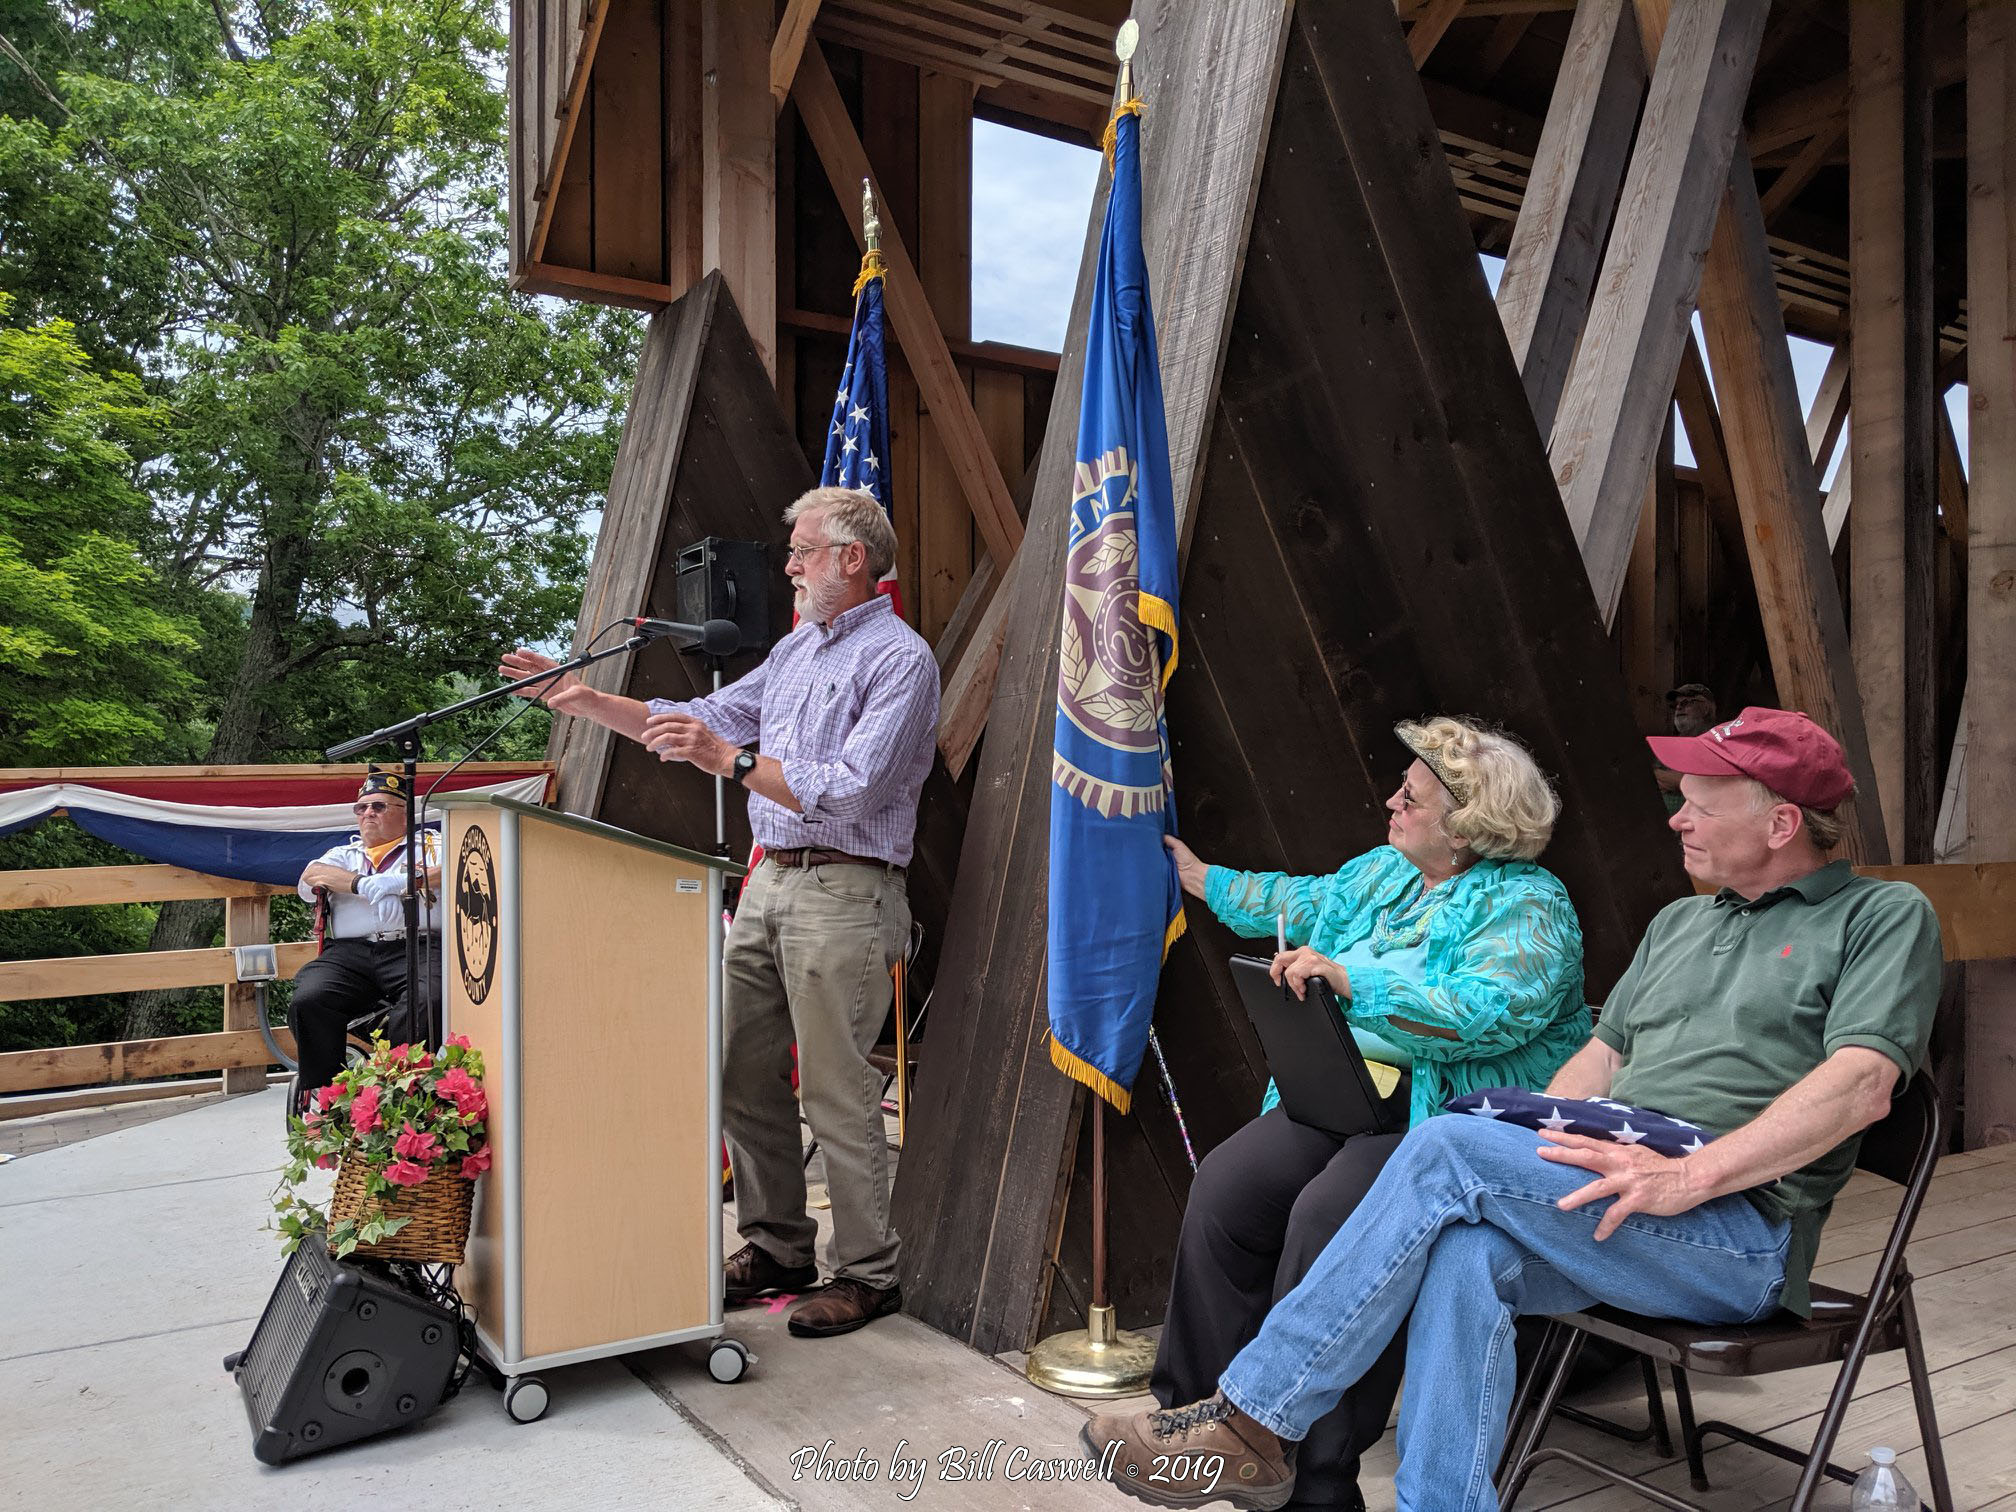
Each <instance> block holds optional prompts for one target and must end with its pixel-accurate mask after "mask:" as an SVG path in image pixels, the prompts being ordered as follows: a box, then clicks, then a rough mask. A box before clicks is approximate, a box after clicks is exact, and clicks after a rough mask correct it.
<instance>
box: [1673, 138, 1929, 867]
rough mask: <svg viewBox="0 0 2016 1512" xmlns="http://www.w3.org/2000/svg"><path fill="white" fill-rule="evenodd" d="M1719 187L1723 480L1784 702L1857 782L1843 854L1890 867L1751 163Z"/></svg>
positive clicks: (1715, 270) (1710, 321)
mask: <svg viewBox="0 0 2016 1512" xmlns="http://www.w3.org/2000/svg"><path fill="white" fill-rule="evenodd" d="M1726 183H1727V190H1726V193H1725V194H1724V196H1723V202H1722V214H1721V217H1720V219H1719V221H1718V222H1717V224H1716V228H1715V235H1714V238H1713V240H1712V241H1711V243H1710V245H1709V249H1708V258H1707V261H1706V263H1705V264H1704V265H1703V270H1702V277H1701V324H1702V329H1703V331H1704V332H1705V334H1706V335H1707V338H1708V355H1709V359H1710V361H1711V362H1712V363H1713V364H1714V370H1715V376H1716V379H1717V381H1718V382H1719V384H1720V386H1721V396H1722V402H1721V415H1722V426H1723V432H1724V434H1725V436H1726V437H1727V438H1728V444H1729V470H1730V476H1731V478H1732V480H1733V481H1734V483H1735V486H1736V501H1737V505H1738V507H1739V508H1740V509H1741V511H1742V516H1743V536H1744V543H1745V545H1746V546H1747V547H1748V549H1749V555H1750V571H1751V575H1752V577H1753V578H1754V579H1755V581H1756V585H1757V607H1758V612H1759V614H1760V615H1761V616H1762V618H1763V622H1764V638H1765V642H1766V644H1767V645H1768V646H1769V647H1770V652H1771V670H1772V674H1773V676H1774V678H1775V680H1776V682H1777V685H1778V699H1779V702H1780V703H1782V704H1784V705H1785V706H1786V707H1788V708H1796V709H1803V710H1805V711H1806V712H1807V713H1808V714H1810V715H1812V716H1813V718H1814V719H1815V720H1817V721H1819V723H1820V724H1821V725H1822V726H1824V727H1825V728H1826V729H1827V730H1829V731H1830V732H1832V734H1833V735H1834V737H1835V738H1836V739H1837V740H1839V741H1840V742H1841V746H1842V749H1843V751H1844V752H1845V753H1846V755H1847V758H1848V766H1849V770H1850V771H1852V772H1853V773H1854V774H1855V780H1856V786H1857V787H1858V788H1859V789H1860V796H1858V797H1857V798H1856V799H1855V800H1853V802H1852V805H1851V808H1852V812H1851V813H1848V814H1846V817H1847V819H1848V830H1847V834H1846V836H1845V839H1844V850H1845V853H1846V854H1847V855H1848V856H1849V857H1850V858H1851V859H1853V860H1857V861H1866V862H1875V863H1881V862H1886V861H1888V860H1889V859H1890V856H1891V852H1890V847H1889V844H1888V841H1887V839H1886V837H1885V834H1884V830H1883V822H1882V806H1881V799H1880V795H1879V792H1878V789H1877V786H1876V782H1875V777H1874V772H1873V769H1872V768H1871V766H1870V762H1869V742H1868V735H1867V732H1866V729H1865V726H1864V723H1863V713H1862V699H1861V694H1860V692H1859V690H1858V687H1857V684H1856V681H1855V667H1854V662H1853V660H1852V658H1851V655H1850V652H1849V646H1848V626H1847V621H1846V619H1845V617H1844V616H1843V614H1842V611H1841V596H1840V592H1839V590H1838V589H1837V587H1836V586H1835V581H1834V566H1833V557H1832V554H1831V553H1830V552H1829V550H1828V548H1827V539H1826V534H1825V530H1824V528H1823V526H1822V524H1821V519H1820V515H1819V513H1818V512H1817V511H1816V510H1815V509H1814V507H1813V500H1814V497H1815V495H1816V493H1817V486H1816V482H1815V478H1814V472H1813V458H1812V453H1811V452H1810V451H1809V450H1808V447H1807V440H1806V426H1805V416H1804V415H1803V414H1802V413H1801V411H1800V407H1799V389H1798V383H1797V380H1796V379H1795V378H1794V376H1793V372H1792V355H1791V352H1790V350H1789V349H1788V347H1787V346H1786V343H1785V321H1784V317H1783V315H1782V314H1781V312H1780V310H1779V307H1778V296H1777V292H1776V290H1775V289H1774V288H1773V287H1772V282H1771V258H1770V253H1769V251H1768V250H1767V249H1766V247H1765V243H1764V217H1763V212H1762V210H1761V209H1760V208H1759V206H1758V202H1757V181H1756V178H1755V176H1754V175H1753V173H1752V171H1751V168H1750V158H1749V154H1747V153H1745V152H1743V151H1741V150H1739V151H1737V153H1736V154H1735V157H1734V159H1733V161H1732V163H1731V165H1730V167H1729V171H1728V178H1727V180H1726Z"/></svg>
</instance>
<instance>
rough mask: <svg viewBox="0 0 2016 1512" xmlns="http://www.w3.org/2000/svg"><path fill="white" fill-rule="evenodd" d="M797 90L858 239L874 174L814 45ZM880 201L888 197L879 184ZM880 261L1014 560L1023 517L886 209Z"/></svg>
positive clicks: (976, 513) (904, 340) (935, 415)
mask: <svg viewBox="0 0 2016 1512" xmlns="http://www.w3.org/2000/svg"><path fill="white" fill-rule="evenodd" d="M792 94H793V96H794V98H795V99H796V101H797V104H798V114H799V118H800V119H801V120H803V121H804V123H805V129H806V132H807V133H808V134H809V135H810V136H811V138H812V145H813V146H814V147H815V148H816V149H817V150H818V153H819V160H820V162H821V163H822V164H824V166H825V169H826V176H827V178H828V179H830V180H831V181H832V184H833V192H834V193H835V194H836V195H837V196H839V199H840V203H841V205H842V206H844V207H846V208H847V210H848V212H849V213H848V214H847V215H846V216H845V219H846V221H847V224H848V226H849V227H851V228H852V230H853V232H854V236H855V240H856V241H857V242H859V241H860V239H861V224H860V220H861V218H860V216H859V214H858V213H856V212H855V207H857V206H858V205H859V203H860V194H861V184H862V181H863V180H864V179H866V180H870V181H872V180H873V178H874V174H873V172H872V170H871V169H870V168H869V166H868V154H867V151H866V150H865V149H864V148H863V147H862V145H861V138H860V136H859V135H858V134H857V133H856V132H855V130H854V123H853V120H852V119H851V118H850V117H849V116H848V114H847V106H846V103H845V102H844V101H843V100H842V99H841V98H840V90H839V87H838V86H837V85H835V84H834V82H833V74H832V72H831V71H830V70H829V69H828V68H827V66H826V57H825V54H824V53H822V52H821V51H820V50H819V48H818V47H817V46H810V47H807V48H806V49H805V51H804V55H803V56H802V58H801V59H800V60H799V64H798V77H797V81H796V83H795V84H794V85H793V88H792ZM876 201H877V203H878V204H887V203H888V201H887V200H886V199H884V198H883V196H882V193H881V190H880V189H879V188H878V189H877V190H876ZM882 261H883V263H884V265H885V267H886V268H887V273H886V275H885V277H884V281H883V293H884V297H885V306H886V308H887V310H888V312H889V322H890V324H891V325H892V326H894V327H895V330H896V339H897V341H899V342H900V343H901V344H902V347H903V355H904V356H905V357H906V358H907V359H908V360H909V363H910V371H911V372H912V373H913V374H915V376H916V379H917V387H918V389H919V391H920V392H921V393H922V394H923V396H924V403H925V404H926V406H928V407H929V409H930V411H931V423H932V424H933V426H935V427H936V428H937V431H938V436H939V439H940V440H941V441H942V442H943V443H944V446H945V456H946V460H947V462H948V463H949V465H950V466H951V469H952V473H953V476H955V477H956V478H957V479H958V480H959V489H960V492H961V493H963V494H964V495H965V496H966V504H967V507H968V508H970V509H971V510H972V511H973V519H974V523H975V524H976V525H978V527H979V529H980V537H981V539H982V540H983V541H985V542H986V545H987V550H988V551H989V553H991V554H992V555H993V557H994V560H995V561H997V562H1010V561H1013V560H1014V558H1015V552H1016V549H1017V548H1018V547H1019V546H1020V545H1021V544H1022V521H1021V518H1020V517H1019V516H1018V515H1017V514H1016V513H1015V501H1014V499H1013V497H1012V496H1011V495H1010V494H1009V492H1008V485H1007V483H1006V482H1005V481H1003V479H1002V476H1001V468H1000V466H999V465H998V464H997V463H996V462H995V460H994V454H993V452H992V450H991V449H990V448H989V447H988V445H987V433H986V432H985V431H984V430H982V429H981V426H980V418H979V416H978V415H976V414H975V413H974V412H973V400H972V398H971V396H970V395H968V394H967V392H966V384H965V382H964V381H963V380H962V379H961V378H960V376H959V370H958V368H957V367H956V366H955V365H954V364H953V361H952V353H951V351H950V349H949V348H948V347H947V346H946V344H945V334H944V332H943V331H941V330H940V329H939V327H938V321H937V318H936V317H935V316H934V315H933V314H932V312H931V302H930V300H929V299H928V298H926V296H925V293H924V286H923V284H922V283H921V282H919V280H918V277H917V269H916V265H915V264H913V263H912V262H911V260H910V254H909V252H908V251H907V250H906V249H905V248H904V245H903V237H902V233H901V232H900V231H898V230H897V228H896V224H895V221H894V220H893V219H891V218H889V217H887V216H885V217H884V218H883V221H882Z"/></svg>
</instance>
